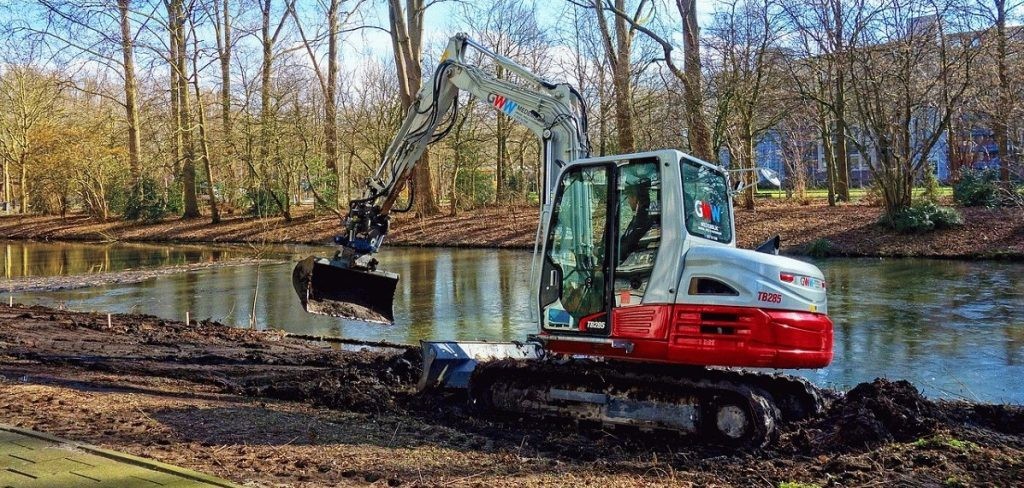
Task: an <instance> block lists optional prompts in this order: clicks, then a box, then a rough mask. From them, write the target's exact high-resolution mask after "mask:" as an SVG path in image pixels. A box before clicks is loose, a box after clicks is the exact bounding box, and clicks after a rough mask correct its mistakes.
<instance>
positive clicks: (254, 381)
mask: <svg viewBox="0 0 1024 488" xmlns="http://www.w3.org/2000/svg"><path fill="white" fill-rule="evenodd" d="M419 360H420V358H419V353H418V352H417V351H415V350H413V349H409V350H407V351H406V352H404V353H401V354H397V355H395V354H382V353H375V352H369V351H362V352H353V353H348V354H346V355H345V356H343V360H339V361H336V362H334V363H333V364H331V365H330V367H328V368H325V369H322V370H321V369H317V370H306V369H303V370H297V371H295V372H294V373H292V372H283V371H275V372H274V374H273V375H272V376H271V375H258V376H255V377H249V378H245V379H243V380H242V381H240V382H239V384H238V386H237V387H236V388H235V389H234V390H235V391H234V392H235V393H240V394H244V395H248V396H258V397H269V398H276V399H279V400H291V401H306V402H309V403H312V404H314V405H319V406H325V407H330V408H338V409H343V410H350V411H355V412H366V413H382V412H385V411H393V410H401V409H402V407H401V405H400V404H401V400H403V399H405V398H408V396H410V395H411V394H412V393H413V392H412V388H413V385H415V383H416V380H417V379H418V378H419V374H420V369H419Z"/></svg>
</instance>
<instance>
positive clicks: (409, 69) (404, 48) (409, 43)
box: [388, 0, 441, 217]
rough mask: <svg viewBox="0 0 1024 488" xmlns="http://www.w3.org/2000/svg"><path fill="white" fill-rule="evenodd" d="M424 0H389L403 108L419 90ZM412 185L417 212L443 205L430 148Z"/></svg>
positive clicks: (433, 212) (427, 213)
mask: <svg viewBox="0 0 1024 488" xmlns="http://www.w3.org/2000/svg"><path fill="white" fill-rule="evenodd" d="M425 9H426V6H425V5H424V3H423V0H406V3H405V5H404V7H403V5H402V3H401V1H400V0H388V15H389V17H390V20H391V30H390V32H391V45H392V48H393V50H394V55H395V66H396V67H397V68H398V82H399V88H400V92H401V96H402V97H401V98H402V109H403V110H408V109H409V107H411V106H412V104H413V102H414V97H415V96H416V93H417V92H418V91H419V90H420V83H421V78H422V75H423V65H422V62H421V59H420V58H421V52H422V42H423V13H424V10H425ZM411 179H412V188H413V189H414V190H415V193H416V198H417V202H416V214H417V215H419V216H422V217H426V216H432V215H437V214H438V213H440V212H441V209H440V208H439V207H438V206H437V199H436V198H435V197H434V193H433V191H432V190H433V185H432V184H431V182H430V179H431V175H430V152H429V151H424V152H423V157H421V158H420V160H419V162H418V163H417V164H416V166H415V167H414V168H413V171H412V176H411Z"/></svg>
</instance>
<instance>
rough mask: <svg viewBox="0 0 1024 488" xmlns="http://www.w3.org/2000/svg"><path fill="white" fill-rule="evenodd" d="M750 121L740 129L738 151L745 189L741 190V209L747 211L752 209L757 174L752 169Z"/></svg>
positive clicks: (752, 142) (752, 154)
mask: <svg viewBox="0 0 1024 488" xmlns="http://www.w3.org/2000/svg"><path fill="white" fill-rule="evenodd" d="M751 123H752V122H751V121H750V120H747V121H746V122H745V123H744V124H743V127H742V128H741V129H740V130H741V132H742V133H741V134H740V150H741V151H743V154H742V156H741V157H740V161H741V162H742V163H743V166H742V167H743V168H744V169H747V170H748V171H744V172H743V179H744V180H746V185H747V188H746V189H745V190H743V207H744V208H746V209H747V210H753V209H754V192H755V191H757V174H756V173H755V172H754V171H753V169H754V137H753V134H752V129H751V126H750V124H751Z"/></svg>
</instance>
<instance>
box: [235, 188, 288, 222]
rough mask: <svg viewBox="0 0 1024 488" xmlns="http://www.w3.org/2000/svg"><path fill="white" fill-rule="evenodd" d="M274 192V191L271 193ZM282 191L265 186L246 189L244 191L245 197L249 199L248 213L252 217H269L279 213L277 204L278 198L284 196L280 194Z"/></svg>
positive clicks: (279, 209)
mask: <svg viewBox="0 0 1024 488" xmlns="http://www.w3.org/2000/svg"><path fill="white" fill-rule="evenodd" d="M271 192H274V193H271ZM282 193H283V192H280V191H277V190H268V189H266V188H258V189H251V188H250V189H248V190H246V192H245V198H246V200H248V201H249V215H252V216H253V217H270V216H274V215H280V214H281V208H280V207H278V205H277V200H275V198H274V197H275V196H276V197H277V198H278V199H283V198H286V197H284V196H283V195H282Z"/></svg>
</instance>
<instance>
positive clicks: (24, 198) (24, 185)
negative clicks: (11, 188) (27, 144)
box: [18, 152, 28, 215]
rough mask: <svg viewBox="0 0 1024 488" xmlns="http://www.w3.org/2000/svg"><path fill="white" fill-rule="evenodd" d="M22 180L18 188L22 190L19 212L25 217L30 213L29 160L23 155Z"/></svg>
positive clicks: (19, 181)
mask: <svg viewBox="0 0 1024 488" xmlns="http://www.w3.org/2000/svg"><path fill="white" fill-rule="evenodd" d="M19 159H21V179H20V180H18V188H19V189H21V201H20V202H18V203H19V204H20V208H19V212H21V214H22V215H24V214H25V213H26V212H27V211H28V158H27V155H26V154H25V153H24V152H22V153H21V158H19Z"/></svg>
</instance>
